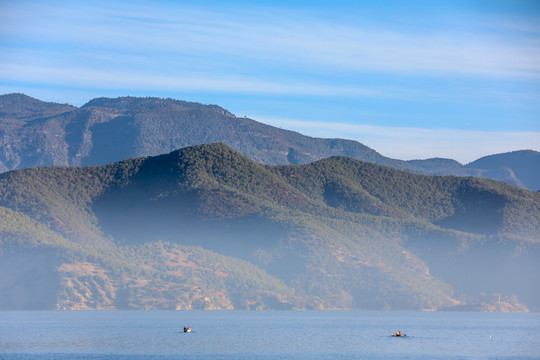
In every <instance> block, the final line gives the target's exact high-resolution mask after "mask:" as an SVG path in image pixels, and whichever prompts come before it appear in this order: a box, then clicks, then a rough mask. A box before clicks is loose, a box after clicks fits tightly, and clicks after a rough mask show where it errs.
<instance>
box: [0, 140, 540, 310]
mask: <svg viewBox="0 0 540 360" xmlns="http://www.w3.org/2000/svg"><path fill="white" fill-rule="evenodd" d="M539 203H540V199H539V194H538V193H534V192H529V191H524V190H520V189H518V188H515V187H512V186H509V185H506V184H502V183H498V182H494V181H488V180H478V179H473V178H457V177H429V176H421V175H414V174H410V173H407V172H403V171H398V170H394V169H391V168H387V167H382V166H378V165H374V164H369V163H365V162H362V161H358V160H353V159H349V158H344V157H336V158H330V159H326V160H321V161H319V162H316V163H312V164H308V165H302V166H278V167H272V166H265V165H262V164H259V163H256V162H253V161H252V160H250V159H248V158H247V157H245V156H243V155H241V154H239V153H238V152H236V151H235V150H233V149H231V148H230V147H228V146H226V145H224V144H219V143H218V144H211V145H200V146H195V147H190V148H184V149H181V150H178V151H174V152H172V153H169V154H165V155H161V156H157V157H148V158H136V159H128V160H125V161H122V162H120V163H116V164H111V165H106V166H98V167H90V168H62V167H56V168H35V169H27V170H19V171H14V172H9V173H5V174H2V175H0V206H3V207H5V208H7V209H9V210H6V211H11V214H15V215H13V216H14V218H16V219H18V218H20V219H22V218H23V217H24V219H27V220H24V221H23V220H20V221H18V220H14V221H15V222H16V223H17V224H22V225H18V226H22V227H25V226H26V227H28V228H29V229H31V228H35V227H36V226H40V227H42V228H44V229H47V231H49V232H50V233H51V234H53V235H54V236H58V237H60V238H61V239H63V240H62V241H63V243H62V244H63V245H59V244H50V245H46V246H47V247H49V248H53V249H57V248H58V249H60V250H61V251H59V252H58V253H57V255H56V256H58V257H59V258H60V260H61V261H59V263H58V264H53V265H51V266H53V268H54V266H56V269H57V270H56V271H57V273H58V274H60V275H61V276H60V278H61V280H59V289H60V290H58V292H57V298H58V299H59V300H58V301H57V303H58V304H59V305H58V306H59V307H66V308H70V305H69V304H78V305H76V306H79V307H85V306H86V307H88V308H96V307H101V308H126V307H127V308H129V307H131V308H171V307H172V308H176V307H178V308H205V307H206V308H253V307H255V308H257V307H258V308H361V309H439V308H444V307H449V306H453V305H456V304H457V303H458V302H457V301H456V300H454V298H456V297H462V295H467V296H468V298H472V297H473V296H474V290H470V289H468V288H467V289H459V290H460V291H463V293H457V294H455V293H454V292H453V290H452V287H453V286H454V287H455V284H454V282H458V281H460V280H459V279H456V278H452V277H445V276H443V275H445V274H443V273H440V276H439V273H437V274H433V273H432V271H431V267H432V265H431V264H432V261H431V260H432V259H435V258H437V256H441V254H444V252H445V251H454V250H456V249H463V248H466V247H467V246H471V244H472V245H475V246H476V245H478V244H481V246H485V248H486V249H487V248H489V249H492V248H494V246H495V244H499V243H501V242H506V243H508V244H509V246H508V247H507V248H505V249H504V251H503V252H502V253H500V252H499V253H498V254H497V256H505V254H506V255H508V256H509V255H510V253H513V250H514V249H516V248H527V247H531V248H534V245H533V244H534V243H535V242H538V241H539V239H538V235H537V234H538V233H539V231H538V230H539V222H538V219H539V218H540V216H539V213H540V212H539ZM13 216H12V217H13ZM471 218H476V219H478V221H471ZM30 220H31V221H32V224H33V225H28V224H26V223H27V222H28V221H30ZM12 222H13V221H12ZM25 224H26V225H25ZM0 231H1V234H2V237H3V239H4V240H3V245H2V248H3V249H4V248H6V247H10V246H11V247H13V246H18V247H20V248H21V249H22V250H20V253H22V254H24V253H25V252H26V250H25V249H27V248H28V243H27V242H24V241H22V240H21V237H20V236H18V235H17V234H18V233H17V232H15V231H14V230H13V226H11V227H8V226H7V225H5V224H4V222H2V223H1V224H0ZM28 233H29V234H33V233H37V232H36V231H34V230H32V231H30V230H29V231H28ZM27 237H29V238H30V239H34V240H33V241H38V240H35V239H36V238H37V237H38V236H37V235H27ZM425 242H427V245H426V248H427V247H429V248H430V249H432V248H433V249H434V250H433V249H432V250H433V251H429V252H428V251H416V250H414V249H413V248H415V247H418V245H419V244H421V243H422V244H423V243H425ZM70 244H74V245H70ZM43 245H44V243H40V245H39V246H38V247H37V249H39V248H42V247H43ZM68 245H69V246H68ZM492 245H493V246H492ZM70 246H74V247H75V249H68V250H69V251H68V250H64V249H67V248H69V247H70ZM192 249H197V251H194V250H192ZM34 250H35V249H34ZM194 252H196V253H197V254H202V255H199V256H198V257H197V259H198V260H197V261H193V260H190V261H186V260H185V259H186V257H188V258H189V256H187V255H186V253H190V254H191V253H194ZM5 254H9V251H8V252H5ZM64 254H68V255H69V256H67V255H64ZM89 254H91V256H90V255H89ZM501 254H502V255H501ZM4 256H7V258H10V256H9V255H4ZM190 256H191V255H190ZM111 259H116V260H115V261H116V262H115V261H112V260H111ZM486 261H489V259H487V260H486ZM224 268H226V269H228V270H227V271H225V270H224ZM188 270H189V271H188ZM196 271H198V272H196ZM524 271H525V270H524ZM19 273H20V272H19ZM19 273H17V272H15V274H14V275H13V276H14V277H15V278H16V277H17V276H18V275H17V274H19ZM224 274H225V275H224ZM434 275H435V276H434ZM80 277H88V278H93V279H94V280H95V284H98V285H99V286H98V285H96V289H94V290H93V291H91V290H89V292H85V291H83V290H81V289H82V288H84V286H83V285H84V284H85V282H84V281H82V280H80ZM106 279H108V280H107V281H106ZM155 279H157V280H155ZM441 279H442V280H441ZM21 281H22V280H21ZM478 281H479V282H482V279H478ZM87 282H88V281H87ZM88 283H90V284H92V282H88ZM165 283H166V284H165ZM81 284H82V285H81ZM504 286H505V285H504V284H502V285H501V287H502V288H501V289H499V291H500V292H502V293H504V292H505V291H506V290H505V288H504ZM105 288H106V289H109V290H108V292H107V291H105V292H104V291H102V290H99V291H98V289H105ZM66 289H72V290H66ZM74 289H79V290H74ZM518 290H519V289H518ZM103 293H110V294H112V293H114V294H115V295H114V297H113V296H112V295H110V296H107V297H106V298H107V300H106V301H105V300H103V299H102V300H100V301H97V300H96V299H95V298H96V296H98V295H97V294H103ZM85 294H87V295H85ZM126 294H127V295H126ZM156 294H162V295H160V296H157V295H156ZM517 295H518V296H519V292H518V293H517ZM81 296H82V298H81ZM468 298H467V299H468ZM75 299H78V300H75ZM126 299H129V300H126ZM201 299H203V300H204V301H203V300H201ZM212 299H213V300H212ZM528 299H529V300H530V301H531V302H534V301H536V300H538V299H536V298H535V297H534V295H533V296H532V297H529V298H528ZM535 299H536V300H535ZM201 301H202V302H201ZM66 304H68V305H66ZM98 304H99V305H98ZM103 304H105V305H103ZM532 305H534V304H532ZM76 306H71V307H76ZM533 307H534V306H533Z"/></svg>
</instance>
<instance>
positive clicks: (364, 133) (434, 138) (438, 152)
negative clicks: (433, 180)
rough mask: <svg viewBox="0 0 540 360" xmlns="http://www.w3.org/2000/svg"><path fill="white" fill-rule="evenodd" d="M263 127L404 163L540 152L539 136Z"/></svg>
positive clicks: (286, 123) (289, 123)
mask: <svg viewBox="0 0 540 360" xmlns="http://www.w3.org/2000/svg"><path fill="white" fill-rule="evenodd" d="M254 118H255V119H257V120H258V121H261V122H263V123H266V124H269V125H273V126H278V127H281V128H284V129H289V130H294V131H298V132H300V133H302V134H305V135H309V136H314V137H321V138H343V139H351V140H356V141H358V142H361V143H362V144H364V145H367V146H369V147H370V148H372V149H374V150H376V151H378V152H379V153H381V154H382V155H385V156H388V157H391V158H395V159H402V160H412V159H426V158H432V157H442V158H450V159H454V160H457V161H459V162H461V163H463V164H466V163H469V162H472V161H474V160H476V159H478V158H480V157H482V156H486V155H491V154H499V153H503V152H509V151H514V150H525V149H532V150H536V151H540V132H534V131H531V132H525V131H521V132H518V131H475V130H456V129H422V128H410V127H391V126H374V125H357V124H347V123H329V122H313V121H302V120H293V119H279V118H268V117H263V116H259V117H257V116H256V117H254Z"/></svg>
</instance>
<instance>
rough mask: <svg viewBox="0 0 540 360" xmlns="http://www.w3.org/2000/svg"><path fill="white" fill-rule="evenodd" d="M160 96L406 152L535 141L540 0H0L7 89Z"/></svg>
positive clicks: (446, 153) (68, 99)
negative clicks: (214, 106)
mask: <svg viewBox="0 0 540 360" xmlns="http://www.w3.org/2000/svg"><path fill="white" fill-rule="evenodd" d="M14 92H17V93H24V94H27V95H29V96H32V97H35V98H38V99H40V100H44V101H53V102H58V103H69V104H72V105H76V106H82V105H83V104H85V103H86V102H88V101H90V100H91V99H93V98H96V97H118V96H127V95H130V96H156V97H163V98H174V99H180V100H188V101H195V102H199V103H203V104H217V105H219V106H221V107H223V108H225V109H227V110H229V111H231V112H232V113H234V114H235V115H237V116H241V117H243V116H247V117H249V118H252V119H254V120H257V121H260V122H263V123H267V124H270V125H274V126H279V127H281V128H283V129H289V130H295V131H298V132H300V133H303V134H306V135H310V136H316V137H322V138H335V137H338V138H346V139H353V140H357V141H359V142H361V143H363V144H365V145H367V146H369V147H371V148H373V149H374V150H376V151H378V152H379V153H381V154H383V155H385V156H388V157H392V158H397V159H403V160H409V159H425V158H431V157H444V158H452V159H455V160H458V161H460V162H461V163H463V164H466V163H468V162H471V161H473V160H475V159H477V158H480V157H482V156H485V155H489V154H496V153H503V152H507V151H514V150H522V149H533V150H537V151H540V0H529V1H526V0H507V1H501V0H485V1H477V0H469V1H460V0H454V1H444V0H441V1H428V0H425V1H414V0H411V1H339V0H336V1H317V0H313V1H294V0H291V1H279V0H275V1H242V0H238V1H227V0H223V1H165V0H156V1H144V0H141V1H115V0H108V1H100V0H97V1H77V0H72V1H56V0H50V1H29V0H0V94H8V93H14Z"/></svg>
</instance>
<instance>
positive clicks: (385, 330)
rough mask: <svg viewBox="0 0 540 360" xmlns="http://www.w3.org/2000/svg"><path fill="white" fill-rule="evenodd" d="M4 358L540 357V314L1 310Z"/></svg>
mask: <svg viewBox="0 0 540 360" xmlns="http://www.w3.org/2000/svg"><path fill="white" fill-rule="evenodd" d="M184 326H191V327H192V329H193V331H192V332H191V333H184V332H183V331H182V329H183V327H184ZM397 330H401V331H402V332H403V333H406V334H407V335H408V336H407V337H405V338H395V337H391V336H390V334H391V333H393V332H395V331H397ZM0 359H18V360H23V359H24V360H27V359H33V360H35V359H92V360H97V359H111V360H121V359H159V360H168V359H190V360H197V359H237V360H244V359H370V360H377V359H450V360H451V359H540V314H530V313H529V314H509V313H454V312H446V313H444V312H437V313H433V312H356V311H326V312H324V311H283V312H281V311H267V312H263V311H207V312H203V311H71V312H54V311H42V312H39V311H37V312H26V311H23V312H19V311H13V312H0Z"/></svg>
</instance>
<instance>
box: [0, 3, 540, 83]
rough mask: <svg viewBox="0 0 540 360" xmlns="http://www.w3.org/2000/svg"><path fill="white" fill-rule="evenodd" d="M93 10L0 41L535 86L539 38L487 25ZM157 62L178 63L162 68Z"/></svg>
mask: <svg viewBox="0 0 540 360" xmlns="http://www.w3.org/2000/svg"><path fill="white" fill-rule="evenodd" d="M94 4H95V5H86V6H84V7H83V8H80V7H76V8H71V7H69V5H68V6H67V7H64V8H62V9H59V8H58V7H57V6H48V5H43V4H40V5H35V4H33V5H32V6H27V7H21V8H19V9H18V11H19V12H20V13H19V14H18V15H17V18H26V19H28V20H27V21H29V22H33V21H35V23H34V26H9V27H8V25H6V26H3V27H2V28H1V31H2V33H3V35H4V36H17V37H35V38H36V39H42V40H45V41H49V42H52V43H56V44H61V46H63V47H66V50H67V51H76V47H77V46H85V47H89V49H93V50H95V51H96V53H98V52H112V53H114V54H115V55H116V56H118V60H117V62H121V61H122V57H123V56H126V55H133V54H139V55H141V56H145V57H148V58H150V59H151V60H152V61H157V62H159V63H162V65H165V69H166V70H168V71H174V70H175V68H176V67H188V68H191V67H193V68H197V67H198V61H199V60H200V59H201V58H204V59H205V60H204V61H206V62H209V63H210V64H211V65H213V66H216V67H219V68H231V67H232V68H234V67H235V64H237V63H238V62H239V61H240V62H241V63H242V64H244V63H245V62H246V61H250V62H252V67H257V64H258V65H259V66H265V67H266V66H267V67H268V68H266V69H265V70H267V71H269V70H271V69H272V65H274V66H275V65H276V64H279V66H280V67H285V68H290V69H295V70H297V69H298V68H304V69H305V68H306V67H307V68H309V69H310V71H313V70H314V69H318V70H319V71H322V72H331V71H342V72H347V71H354V72H366V71H367V72H371V71H377V72H383V73H399V74H401V75H403V74H407V73H409V74H430V75H434V74H437V75H438V76H441V75H452V74H453V75H456V74H458V75H466V76H470V75H481V76H497V77H510V78H519V79H522V80H527V79H538V78H539V77H540V47H539V42H538V37H534V36H533V37H531V36H522V37H507V36H505V34H504V33H503V34H501V29H500V28H499V29H494V26H495V24H491V23H487V24H485V25H483V24H479V25H478V26H476V27H471V25H470V24H465V23H463V24H455V23H454V24H452V27H451V28H448V27H444V26H436V25H434V24H431V27H432V28H426V29H423V28H422V26H420V25H417V26H411V27H407V28H405V27H402V26H401V27H397V26H395V25H391V24H390V23H386V24H381V23H378V24H374V23H373V22H371V21H370V20H369V19H368V18H365V17H364V18H363V17H361V16H359V17H358V18H357V21H355V22H354V23H352V22H349V23H344V24H343V23H340V22H337V21H336V20H335V19H333V20H328V19H322V18H320V17H317V16H309V13H308V14H307V15H306V14H299V13H292V14H290V13H289V14H286V13H285V12H282V13H279V12H278V15H276V14H274V13H272V14H268V13H265V12H264V11H262V10H261V11H253V10H237V9H236V11H226V10H224V9H205V8H202V7H201V8H194V7H187V6H182V5H173V4H168V5H165V6H160V7H158V6H154V5H153V4H151V3H139V4H138V5H131V6H130V5H127V4H125V3H124V4H122V8H121V9H119V8H118V5H117V4H114V3H113V4H110V3H101V2H98V3H94ZM162 5H163V3H162ZM36 6H37V9H36ZM120 10H121V11H120ZM43 14H45V15H46V16H42V15H43ZM5 20H6V21H7V20H10V19H5ZM11 20H12V21H11V22H13V19H11ZM6 23H7V24H9V22H6ZM460 25H461V27H460ZM482 25H483V26H482ZM518 25H519V24H516V27H517V26H518ZM510 26H511V24H510V25H509V24H506V27H507V28H509V27H510ZM66 30H67V31H66ZM424 30H425V31H424ZM480 30H481V31H480ZM72 47H75V49H71V48H72ZM88 56H89V57H90V58H92V57H93V56H94V55H92V53H91V52H89V54H88ZM98 56H99V54H98ZM161 56H162V57H163V58H165V57H167V58H168V59H169V60H170V61H174V59H175V58H176V59H178V60H179V63H178V64H177V65H176V67H175V65H174V64H171V63H169V62H167V63H166V64H163V63H164V61H163V59H161V60H160V57H161ZM133 70H136V69H133Z"/></svg>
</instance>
